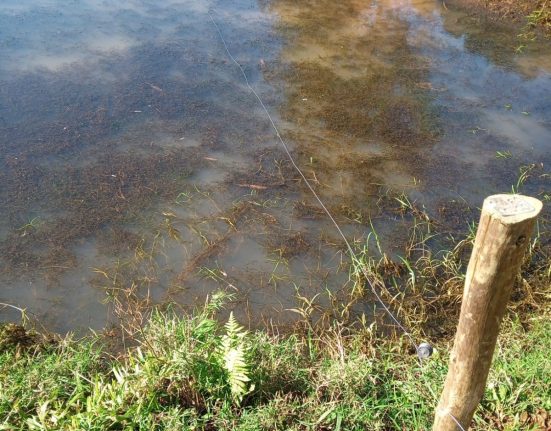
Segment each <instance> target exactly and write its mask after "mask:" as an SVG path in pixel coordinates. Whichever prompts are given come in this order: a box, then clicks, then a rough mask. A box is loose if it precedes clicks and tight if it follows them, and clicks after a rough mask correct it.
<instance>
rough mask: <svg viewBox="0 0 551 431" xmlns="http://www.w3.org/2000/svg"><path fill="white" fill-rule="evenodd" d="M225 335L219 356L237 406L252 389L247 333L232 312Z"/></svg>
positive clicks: (225, 326)
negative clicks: (246, 340)
mask: <svg viewBox="0 0 551 431" xmlns="http://www.w3.org/2000/svg"><path fill="white" fill-rule="evenodd" d="M224 328H225V329H226V334H225V335H224V336H223V337H222V343H221V355H222V361H223V366H224V369H225V370H226V372H227V379H228V384H229V386H230V390H231V394H232V397H233V399H234V401H235V402H237V403H238V404H239V403H240V402H241V401H242V400H243V397H244V396H245V395H246V394H248V393H249V392H251V391H252V390H253V389H254V386H253V385H249V382H250V380H251V379H250V377H249V364H248V363H247V345H246V342H245V336H246V335H247V332H246V331H245V329H244V328H243V327H242V326H240V325H239V323H237V320H236V319H235V317H233V312H231V313H230V317H229V319H228V321H227V322H226V324H225V325H224Z"/></svg>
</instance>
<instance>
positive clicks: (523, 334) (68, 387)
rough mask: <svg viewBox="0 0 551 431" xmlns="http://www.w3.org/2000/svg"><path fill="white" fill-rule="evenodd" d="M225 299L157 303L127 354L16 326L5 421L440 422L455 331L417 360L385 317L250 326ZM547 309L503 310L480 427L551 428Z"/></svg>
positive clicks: (100, 426)
mask: <svg viewBox="0 0 551 431" xmlns="http://www.w3.org/2000/svg"><path fill="white" fill-rule="evenodd" d="M227 300H231V297H228V295H226V294H218V295H215V296H214V298H212V299H211V300H210V301H209V302H208V303H207V304H206V305H205V307H203V308H202V309H198V310H196V311H195V312H194V313H191V314H189V315H185V316H177V315H176V314H175V313H173V312H172V311H170V310H168V311H165V312H159V311H156V312H154V313H153V315H152V317H151V319H150V321H149V323H148V325H147V326H146V327H145V329H144V330H143V332H142V333H141V335H140V336H139V337H137V339H136V341H137V344H136V346H134V347H132V348H129V349H127V350H126V351H125V352H123V353H122V354H120V355H118V356H117V357H113V356H110V355H109V354H108V352H107V349H106V348H105V346H104V345H103V344H102V341H101V340H102V339H101V337H99V336H90V337H88V338H86V339H83V340H74V339H72V338H71V337H66V338H62V339H49V340H47V339H44V338H43V337H41V336H39V335H37V334H34V335H33V334H32V333H31V332H29V331H21V328H20V327H18V326H16V325H8V326H5V327H4V328H3V330H2V332H1V336H0V340H1V343H2V344H1V347H2V353H0V429H4V430H23V429H35V430H59V429H64V430H121V429H124V430H130V429H133V430H138V429H139V430H176V429H178V430H182V429H184V430H185V429H189V430H192V429H219V430H230V429H231V430H279V429H280V430H284V429H285V430H307V429H308V430H309V429H311V430H329V429H341V430H366V429H367V430H403V429H407V430H413V429H415V430H428V429H430V425H431V422H432V415H433V410H434V407H435V403H436V400H437V397H438V395H439V392H440V388H441V385H442V382H443V379H444V377H445V373H446V363H447V352H448V351H449V348H450V345H449V342H448V341H443V342H441V343H437V344H436V351H437V353H436V354H435V355H434V356H433V357H432V358H431V359H429V360H427V361H425V362H424V364H423V365H419V363H418V362H417V360H416V357H415V356H414V355H411V354H410V353H409V349H408V345H407V342H406V340H404V339H400V338H392V337H387V336H383V335H382V334H381V333H380V332H379V331H377V330H376V326H375V324H367V323H365V321H364V323H363V324H362V322H361V321H359V322H358V323H357V325H356V326H355V328H354V329H352V328H350V327H344V326H342V325H339V324H337V323H334V324H333V325H332V326H331V327H329V328H325V329H324V330H323V331H316V330H314V329H311V330H307V331H303V332H297V333H293V334H288V335H285V336H280V335H269V334H268V333H267V332H266V331H258V332H252V333H249V332H246V331H244V330H243V329H242V328H240V327H239V326H238V325H237V323H236V322H235V320H234V319H230V321H229V323H227V324H226V325H224V324H222V323H219V322H218V320H215V318H216V316H217V313H218V312H219V310H220V309H221V307H222V306H223V304H224V302H225V301H227ZM549 317H551V315H550V313H548V312H545V313H541V314H538V315H534V316H532V317H530V319H529V322H528V324H526V323H524V324H523V323H521V321H520V320H518V319H515V317H514V315H512V317H511V318H509V319H508V320H506V322H505V324H504V329H503V331H502V334H501V336H500V339H499V343H498V347H497V350H496V355H495V361H494V364H493V367H492V371H491V375H490V378H489V382H488V389H487V391H486V395H485V397H484V401H483V403H482V405H481V408H480V409H479V411H478V413H477V416H476V419H475V426H474V428H472V429H475V430H487V429H503V430H518V429H533V430H536V429H545V428H544V427H545V426H546V425H545V417H546V416H545V415H546V414H548V413H546V412H549V411H550V410H551V393H550V389H549V386H548V382H549V381H551V366H549V363H548V357H547V356H548V351H549V346H550V345H551V320H550V319H549ZM526 328H528V329H526ZM232 349H234V350H233V352H234V353H229V352H230V350H232ZM236 351H237V352H238V354H236V353H235V352H236ZM236 356H237V357H239V358H240V361H241V364H240V365H239V366H238V367H237V369H238V371H237V373H236V375H237V376H238V377H237V380H236V375H234V376H232V372H235V370H236V368H235V364H233V365H232V363H231V358H235V357H236ZM228 358H230V359H228ZM232 369H233V371H232ZM236 382H237V383H236ZM547 420H548V419H547ZM538 421H539V425H538ZM542 421H543V422H542ZM538 426H539V428H538Z"/></svg>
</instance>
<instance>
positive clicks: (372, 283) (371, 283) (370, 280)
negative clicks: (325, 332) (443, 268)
mask: <svg viewBox="0 0 551 431" xmlns="http://www.w3.org/2000/svg"><path fill="white" fill-rule="evenodd" d="M208 15H209V18H210V21H211V22H212V24H213V26H214V27H215V29H216V32H217V33H218V36H219V38H220V41H221V42H222V44H223V46H224V49H225V51H226V53H227V54H228V57H229V58H230V59H231V61H232V62H233V63H234V64H235V65H236V66H237V67H238V68H239V70H240V72H241V75H243V79H244V81H245V84H246V86H247V88H248V89H249V90H250V92H251V93H252V94H253V95H254V97H255V98H256V100H257V101H258V103H259V104H260V106H261V107H262V110H263V111H264V113H265V114H266V117H267V118H268V120H269V122H270V124H271V126H272V128H273V130H274V132H275V135H276V137H277V139H278V141H279V142H280V144H281V146H282V148H283V150H284V151H285V154H286V155H287V158H288V159H289V161H290V162H291V164H292V165H293V167H294V169H295V170H296V171H297V173H298V174H299V175H300V177H301V178H302V180H303V181H304V184H306V186H307V187H308V189H309V190H310V192H311V193H312V196H314V198H315V199H316V201H317V202H318V204H319V205H320V207H321V208H322V210H323V211H324V212H325V214H326V215H327V217H328V218H329V220H330V221H331V223H332V224H333V226H334V227H335V229H336V230H337V232H338V234H339V236H340V237H341V238H342V239H343V241H344V243H345V245H346V249H347V251H348V253H349V255H350V257H351V259H352V260H353V261H354V262H356V263H358V264H359V265H358V266H359V268H360V270H361V271H362V274H363V275H364V277H365V279H366V282H367V284H368V286H369V288H370V290H371V292H372V293H373V295H374V296H375V298H376V299H377V302H378V303H379V304H380V305H381V307H382V308H383V309H384V310H385V312H386V314H387V315H388V316H389V317H390V318H391V320H392V321H393V322H394V323H395V324H396V326H398V328H400V330H401V331H402V332H403V334H404V335H405V336H406V337H407V338H408V339H409V340H410V342H411V344H412V345H413V347H414V348H415V352H416V353H417V357H418V359H419V363H420V365H421V371H423V372H424V369H423V357H424V355H423V349H424V348H426V346H427V343H421V344H418V343H416V342H415V339H414V338H413V336H412V334H411V332H410V331H408V330H407V329H406V327H405V326H404V325H403V324H402V323H401V322H400V320H399V319H398V318H397V317H396V316H395V315H394V314H393V313H392V311H391V310H390V308H389V307H388V306H387V305H386V303H385V302H384V301H383V299H382V297H381V295H380V294H379V292H377V289H376V288H375V286H378V287H379V288H381V289H386V286H385V285H384V283H383V282H382V281H381V280H379V279H376V278H373V277H371V276H370V275H369V272H368V271H367V269H366V268H365V266H364V265H362V264H361V262H360V260H359V259H358V256H357V255H356V253H355V252H354V249H353V248H352V246H351V245H350V242H349V241H348V239H347V238H346V236H345V235H344V232H343V231H342V229H341V227H340V226H339V224H338V223H337V221H336V220H335V218H334V216H333V215H332V214H331V212H330V211H329V209H328V208H327V206H326V205H325V204H324V203H323V201H322V200H321V198H320V197H319V195H318V194H317V193H316V191H315V190H314V188H313V186H312V185H311V183H310V181H308V179H307V178H306V176H305V175H304V173H303V172H302V170H301V169H300V167H299V166H298V164H297V163H296V161H295V159H294V157H293V156H292V154H291V151H290V150H289V147H288V145H287V143H286V142H285V140H284V139H283V138H282V137H281V133H280V132H279V129H278V127H277V125H276V123H275V121H274V119H273V118H272V115H271V114H270V112H269V111H268V108H267V107H266V105H265V104H264V101H263V100H262V98H261V97H260V96H259V95H258V93H257V92H256V90H255V89H254V88H253V86H252V85H251V83H250V81H249V78H248V77H247V74H246V73H245V69H244V68H243V66H242V65H241V64H240V63H239V62H238V61H237V60H236V59H235V57H234V56H233V55H232V53H231V51H230V49H229V47H228V44H227V42H226V39H225V38H224V35H223V34H222V30H221V29H220V26H219V25H218V24H217V22H216V20H215V19H214V17H213V14H212V11H210V10H209V11H208ZM431 349H432V348H431ZM447 414H448V415H449V416H450V418H451V419H452V420H453V421H454V422H455V424H456V425H457V427H458V429H460V430H461V431H465V428H464V427H463V425H462V424H461V423H460V422H459V420H458V419H457V418H456V417H454V416H453V415H452V414H451V413H450V412H447Z"/></svg>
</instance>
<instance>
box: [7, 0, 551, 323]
mask: <svg viewBox="0 0 551 431" xmlns="http://www.w3.org/2000/svg"><path fill="white" fill-rule="evenodd" d="M209 10H211V11H212V13H213V15H214V16H215V19H216V20H217V22H218V24H219V25H220V27H221V30H222V33H223V34H224V37H225V38H226V39H227V42H228V45H229V47H230V49H231V51H232V53H233V54H234V55H235V56H236V57H237V59H238V61H240V63H241V64H242V65H243V66H244V67H245V69H246V72H247V75H248V76H249V78H250V80H251V82H252V84H253V85H254V86H255V88H256V89H257V91H258V92H259V93H260V95H261V97H262V98H263V99H264V101H265V103H266V104H267V106H268V107H269V110H270V112H271V114H272V115H273V116H274V118H275V120H276V122H277V124H278V126H279V127H280V129H281V130H282V132H283V135H284V138H285V140H286V141H287V142H288V143H289V145H290V146H291V148H292V149H293V153H294V156H295V157H296V158H297V161H298V163H299V164H300V166H301V167H302V168H303V169H304V172H305V174H306V176H307V177H308V178H310V179H311V181H312V183H313V184H314V185H315V187H316V190H317V191H318V193H319V194H320V196H321V197H322V198H323V199H324V201H325V202H326V203H327V204H328V206H329V208H330V209H331V210H332V212H333V213H334V214H335V216H336V217H337V220H338V221H339V223H340V224H341V225H342V227H343V230H344V231H345V233H346V234H347V236H348V237H349V239H353V238H354V239H356V240H357V243H358V244H362V243H364V242H365V239H366V237H367V234H368V232H369V227H370V217H371V218H372V223H373V224H374V226H375V227H376V229H377V230H378V231H379V233H380V234H381V239H382V242H383V246H384V247H385V250H387V251H388V252H389V253H391V254H392V253H395V252H398V250H399V244H400V240H401V239H403V238H404V235H405V234H406V232H407V226H406V223H405V222H404V221H403V220H401V219H400V217H398V216H396V215H395V214H394V215H393V214H392V212H388V211H386V210H383V211H381V210H379V209H377V203H378V204H379V206H381V205H380V204H381V202H383V203H384V202H386V201H388V200H390V201H392V199H386V200H385V198H384V194H385V193H386V191H387V190H389V189H392V190H394V191H395V192H396V193H401V192H405V193H406V194H407V195H408V196H409V197H410V199H411V200H416V201H417V203H418V204H419V205H424V206H425V208H426V210H427V211H428V212H429V213H430V214H432V215H435V216H443V218H444V221H447V222H449V226H447V228H449V229H456V228H461V227H464V226H465V221H466V220H465V216H464V214H465V213H464V212H462V211H463V210H464V208H463V207H464V206H465V205H469V206H472V207H476V206H479V205H480V203H481V201H482V199H483V198H484V197H485V196H486V195H488V194H491V193H495V192H503V191H508V190H510V189H511V185H513V184H515V183H516V181H517V178H518V175H519V167H521V166H523V165H530V164H536V166H534V167H533V171H531V172H532V175H531V182H530V184H528V185H527V186H526V187H528V190H527V192H531V193H536V192H538V191H540V190H544V188H545V181H546V178H547V177H545V175H544V174H543V172H544V169H545V167H546V166H547V165H548V163H549V161H550V159H551V151H549V148H550V145H551V139H550V138H551V103H549V101H550V100H551V60H550V59H551V52H550V47H549V46H548V44H547V45H546V44H544V43H538V42H535V43H533V44H531V45H529V46H528V47H526V48H525V49H524V51H523V52H522V53H518V52H517V51H516V47H517V46H518V45H519V41H518V40H517V39H516V37H515V34H516V33H515V31H512V30H511V29H508V28H501V27H498V26H495V25H489V24H488V23H486V22H483V21H481V20H480V19H479V18H477V17H474V16H470V15H468V14H466V13H465V12H461V11H458V10H450V9H447V8H442V6H441V4H440V2H434V1H422V0H411V1H406V0H403V1H400V0H383V1H372V2H369V1H367V2H366V1H364V0H361V1H360V0H350V1H346V2H334V1H328V0H318V1H313V0H312V1H304V2H297V1H294V0H273V1H268V0H263V1H252V0H251V1H245V0H239V1H232V2H227V1H224V2H222V1H193V0H174V1H168V2H162V3H160V4H159V2H155V1H152V0H151V1H148V0H124V1H119V2H115V3H113V2H108V1H100V0H86V1H78V2H77V1H61V0H27V1H21V0H19V1H11V0H7V1H3V2H2V4H1V5H0V148H1V153H0V154H1V157H0V199H1V201H2V207H1V208H0V265H1V266H0V302H6V303H10V304H16V305H19V306H23V307H26V308H27V309H28V310H29V311H30V312H32V313H33V314H34V315H35V316H36V317H38V318H39V319H40V320H41V321H42V322H43V324H44V325H45V326H47V327H49V328H50V329H53V330H57V331H68V330H82V329H84V328H88V327H92V328H95V329H98V328H102V327H104V326H105V325H109V324H110V323H111V322H113V321H114V318H113V313H114V306H113V305H112V303H110V302H109V301H106V299H107V298H108V297H110V296H113V295H116V294H120V292H122V291H123V290H124V289H126V290H128V289H133V290H135V291H136V292H137V293H138V294H139V296H140V297H141V298H146V297H148V298H149V303H163V302H166V301H176V302H177V303H178V304H181V305H187V306H190V305H194V304H197V303H200V302H201V301H203V300H204V297H205V295H207V294H208V293H210V292H212V291H214V290H216V289H219V288H220V287H222V288H226V289H228V290H231V291H233V292H235V293H236V294H237V296H238V302H237V304H236V306H235V307H236V312H237V313H238V314H239V316H240V318H241V320H243V321H245V322H247V323H249V324H251V325H255V324H258V322H261V321H268V320H273V321H276V322H288V321H290V320H292V318H293V316H294V313H293V312H292V311H288V310H289V309H292V308H295V307H297V299H296V297H297V293H300V294H301V295H304V296H305V297H313V296H315V295H316V294H319V293H323V292H325V291H326V290H328V291H330V292H333V293H334V294H335V295H336V296H337V297H339V295H340V294H343V292H346V290H347V289H348V288H349V284H350V283H349V282H348V266H347V258H346V256H344V255H343V253H342V251H343V244H342V240H340V239H339V237H338V236H337V234H336V233H335V231H334V229H333V228H332V226H331V225H330V223H329V222H328V220H327V219H326V217H325V216H324V215H323V214H322V213H321V212H320V210H319V208H318V207H317V206H316V203H315V201H314V200H313V199H312V197H311V196H310V195H309V193H308V190H307V189H306V188H305V186H304V184H302V183H301V182H300V181H299V178H298V175H297V173H296V172H294V171H293V169H292V167H291V166H290V164H289V162H288V160H287V159H286V157H285V154H284V153H283V151H282V150H281V148H280V147H279V146H278V142H277V140H276V139H275V136H274V134H273V131H272V130H271V128H270V124H269V122H268V121H267V118H266V117H265V115H264V113H263V112H262V110H261V109H260V107H259V106H258V104H257V103H255V99H254V98H253V97H252V96H251V95H250V93H248V91H247V88H246V86H245V85H244V82H243V80H242V77H241V76H240V72H239V70H238V69H236V67H235V65H233V64H232V63H231V61H230V60H229V59H228V58H227V56H226V54H225V51H224V49H223V45H222V44H221V41H220V39H219V38H218V35H217V33H216V29H215V28H214V27H213V25H212V23H211V22H210V20H209V18H208V11H209ZM498 152H499V154H501V155H504V156H503V157H501V156H499V154H498ZM540 164H543V168H542V167H541V166H540ZM542 187H543V189H542ZM381 196H382V197H381ZM393 202H394V203H395V201H393ZM383 206H384V205H383ZM449 208H452V213H453V214H450V213H449ZM468 214H469V215H470V216H471V217H472V213H468ZM446 217H447V218H446ZM320 298H321V296H320ZM320 301H322V302H323V301H324V300H322V299H320ZM325 301H326V302H327V300H325ZM365 309H366V310H368V309H370V306H369V304H365ZM0 313H1V314H0V319H2V320H10V319H16V318H17V315H16V313H15V312H14V313H12V312H11V311H8V310H6V309H3V310H1V311H0Z"/></svg>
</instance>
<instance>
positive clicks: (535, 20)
mask: <svg viewBox="0 0 551 431" xmlns="http://www.w3.org/2000/svg"><path fill="white" fill-rule="evenodd" d="M445 3H446V4H447V5H450V6H457V7H461V8H469V9H471V10H475V11H477V12H483V13H484V14H485V15H487V16H488V17H489V18H490V19H493V20H496V21H501V22H504V23H516V24H518V25H520V26H525V27H526V28H527V29H528V30H538V31H541V32H542V33H544V34H545V35H546V36H548V37H549V36H551V2H549V1H548V0H535V1H534V0H521V1H517V0H448V1H446V2H445Z"/></svg>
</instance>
